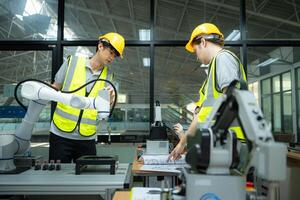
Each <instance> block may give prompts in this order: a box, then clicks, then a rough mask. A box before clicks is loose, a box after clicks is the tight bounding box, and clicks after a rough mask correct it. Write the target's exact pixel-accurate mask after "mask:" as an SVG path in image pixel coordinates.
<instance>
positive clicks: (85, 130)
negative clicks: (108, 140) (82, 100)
mask: <svg viewBox="0 0 300 200" xmlns="http://www.w3.org/2000/svg"><path fill="white" fill-rule="evenodd" d="M86 61H87V59H86V58H85V57H77V56H71V57H70V58H69V65H68V69H67V73H66V77H65V80H64V83H63V86H62V91H71V90H75V89H77V88H79V87H80V86H82V85H84V84H85V83H86V82H87V80H86V70H87V69H86ZM98 78H101V79H107V80H112V78H113V74H111V73H109V71H108V68H107V67H106V66H105V67H104V68H103V69H102V71H101V74H100V75H99V77H98ZM106 85H107V83H106V82H104V81H97V82H95V83H94V85H93V87H92V89H91V91H90V92H89V93H87V91H86V87H84V88H82V89H80V90H79V91H77V92H75V93H74V94H76V95H80V96H85V97H97V95H98V92H99V91H100V90H101V89H103V88H104V87H105V86H106ZM96 119H97V110H94V109H82V110H80V109H77V108H73V107H71V106H68V105H65V104H63V103H57V106H56V109H55V112H54V115H53V123H54V125H55V126H56V127H57V128H58V129H59V130H60V131H63V132H65V133H72V132H73V131H74V130H75V129H76V128H77V127H78V132H79V134H80V135H82V136H85V137H89V136H92V135H94V134H95V133H96V128H97V122H96Z"/></svg>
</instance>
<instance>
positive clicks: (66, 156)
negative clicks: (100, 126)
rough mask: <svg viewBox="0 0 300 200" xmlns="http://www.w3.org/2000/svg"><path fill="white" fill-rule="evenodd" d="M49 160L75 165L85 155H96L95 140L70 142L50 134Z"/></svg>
mask: <svg viewBox="0 0 300 200" xmlns="http://www.w3.org/2000/svg"><path fill="white" fill-rule="evenodd" d="M49 144H50V148H49V160H54V161H55V162H56V161H57V160H60V162H61V163H71V162H72V161H73V162H74V163H75V162H76V159H77V158H79V157H80V156H85V155H96V143H95V140H71V139H68V138H63V137H60V136H57V135H55V134H53V133H50V137H49Z"/></svg>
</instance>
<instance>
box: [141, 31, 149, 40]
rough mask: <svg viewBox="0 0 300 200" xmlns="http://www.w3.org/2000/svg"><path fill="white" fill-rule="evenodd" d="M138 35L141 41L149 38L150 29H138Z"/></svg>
mask: <svg viewBox="0 0 300 200" xmlns="http://www.w3.org/2000/svg"><path fill="white" fill-rule="evenodd" d="M139 36H140V40H143V41H147V40H150V29H140V30H139Z"/></svg>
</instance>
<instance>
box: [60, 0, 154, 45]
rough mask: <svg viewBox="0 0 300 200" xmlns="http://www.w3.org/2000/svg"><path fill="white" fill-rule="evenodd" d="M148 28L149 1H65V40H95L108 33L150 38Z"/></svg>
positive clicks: (125, 36)
mask: <svg viewBox="0 0 300 200" xmlns="http://www.w3.org/2000/svg"><path fill="white" fill-rule="evenodd" d="M149 28H150V1H148V0H131V1H122V0H110V1H107V0H89V1H74V0H66V1H65V23H64V37H65V39H67V40H77V39H86V40H96V39H98V37H99V35H102V34H105V33H108V32H118V33H120V34H121V35H122V36H124V38H125V39H135V40H138V39H144V38H145V37H146V38H148V39H149V32H147V30H149ZM143 30H146V31H143ZM140 34H141V36H140Z"/></svg>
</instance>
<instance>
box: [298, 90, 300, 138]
mask: <svg viewBox="0 0 300 200" xmlns="http://www.w3.org/2000/svg"><path fill="white" fill-rule="evenodd" d="M297 109H298V111H297V113H298V116H297V126H298V141H300V140H299V139H300V117H299V116H300V90H297Z"/></svg>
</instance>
